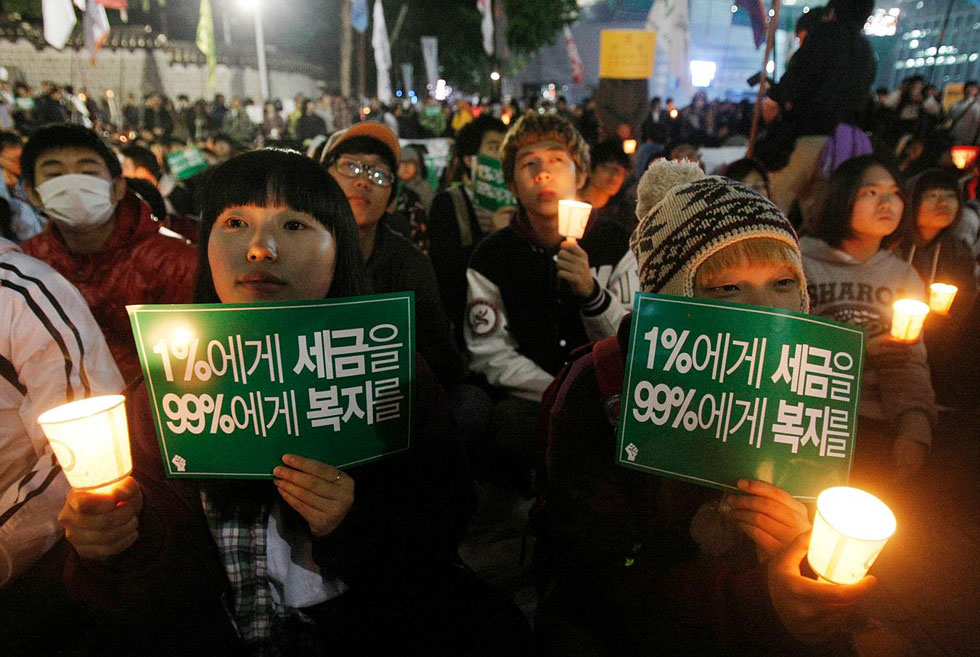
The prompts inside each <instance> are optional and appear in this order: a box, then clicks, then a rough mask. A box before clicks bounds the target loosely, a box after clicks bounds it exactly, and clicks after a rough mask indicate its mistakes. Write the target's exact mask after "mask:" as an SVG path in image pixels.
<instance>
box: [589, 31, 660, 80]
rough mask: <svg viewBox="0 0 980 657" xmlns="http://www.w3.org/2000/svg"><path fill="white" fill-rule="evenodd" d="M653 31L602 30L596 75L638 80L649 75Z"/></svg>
mask: <svg viewBox="0 0 980 657" xmlns="http://www.w3.org/2000/svg"><path fill="white" fill-rule="evenodd" d="M656 51H657V33H656V32H653V31H651V30H603V31H602V41H601V43H600V47H599V77H600V78H612V79H614V80H641V79H645V78H649V77H650V76H651V75H653V59H654V56H655V55H656Z"/></svg>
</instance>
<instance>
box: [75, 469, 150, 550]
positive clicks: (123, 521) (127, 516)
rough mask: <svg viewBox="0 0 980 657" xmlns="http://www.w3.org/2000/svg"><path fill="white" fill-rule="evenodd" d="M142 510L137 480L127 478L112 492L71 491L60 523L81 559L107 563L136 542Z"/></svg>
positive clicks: (104, 490)
mask: <svg viewBox="0 0 980 657" xmlns="http://www.w3.org/2000/svg"><path fill="white" fill-rule="evenodd" d="M142 510H143V491H142V489H141V488H140V486H139V483H137V481H136V480H135V479H133V478H132V477H126V478H124V479H123V480H122V481H120V482H118V483H116V484H114V485H113V486H112V488H110V489H105V488H103V489H101V490H99V491H91V490H81V489H78V488H73V489H71V490H70V491H68V497H67V498H66V499H65V506H64V507H63V508H62V509H61V513H60V514H59V515H58V520H59V521H60V522H61V524H62V526H64V528H65V538H66V539H67V540H68V542H69V543H71V545H72V547H74V548H75V551H76V552H77V553H78V556H80V557H82V558H83V559H96V560H103V559H108V558H109V557H113V556H115V555H117V554H119V553H121V552H123V551H124V550H126V549H127V548H128V547H130V546H131V545H132V544H133V543H135V542H136V540H137V539H138V538H139V517H140V513H141V512H142Z"/></svg>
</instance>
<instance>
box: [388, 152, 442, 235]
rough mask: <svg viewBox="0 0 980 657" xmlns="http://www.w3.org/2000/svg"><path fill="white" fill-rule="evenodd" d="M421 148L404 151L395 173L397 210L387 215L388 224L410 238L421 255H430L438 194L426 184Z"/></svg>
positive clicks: (395, 205)
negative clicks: (431, 213)
mask: <svg viewBox="0 0 980 657" xmlns="http://www.w3.org/2000/svg"><path fill="white" fill-rule="evenodd" d="M418 148H424V146H415V145H413V144H409V145H407V146H405V148H403V149H402V154H401V160H400V161H399V162H398V171H397V172H396V175H397V176H398V181H397V183H396V185H397V191H396V192H395V201H394V206H393V208H392V211H391V212H390V213H389V214H388V224H389V227H390V228H391V229H392V230H394V231H395V232H396V233H398V234H399V235H403V236H405V237H407V238H408V239H409V240H410V241H411V242H412V243H413V244H415V246H417V247H419V250H420V251H422V253H428V252H429V237H428V227H427V223H428V221H429V219H428V214H429V206H430V205H432V199H433V198H434V197H435V190H433V189H432V187H431V186H430V185H429V183H428V182H426V180H425V170H426V169H425V164H424V163H423V162H422V155H421V153H420V152H419V151H418V150H417V149H418Z"/></svg>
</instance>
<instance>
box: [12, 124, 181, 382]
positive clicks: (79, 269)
mask: <svg viewBox="0 0 980 657" xmlns="http://www.w3.org/2000/svg"><path fill="white" fill-rule="evenodd" d="M21 161H22V162H23V166H24V177H25V179H26V181H27V193H28V195H30V197H31V199H32V200H33V202H34V204H35V205H36V206H37V208H38V209H39V210H40V211H41V212H43V213H44V214H45V215H47V217H48V218H49V219H50V223H49V225H48V227H47V228H46V229H45V231H44V232H43V233H41V234H40V235H37V236H35V237H32V238H31V239H29V240H28V241H26V242H24V243H23V245H22V248H23V249H24V252H25V253H27V254H28V255H32V256H34V257H35V258H38V259H40V260H43V261H44V262H46V263H48V264H49V265H51V266H52V267H53V268H54V269H56V270H57V271H58V273H60V274H61V275H62V276H64V277H65V278H67V279H68V281H69V282H70V283H72V284H73V285H75V287H77V288H78V289H79V291H80V292H81V293H82V296H83V297H85V300H86V301H87V302H88V305H89V308H90V309H91V311H92V314H93V315H94V316H95V321H96V322H98V324H99V327H100V328H101V329H102V332H103V334H104V335H105V339H106V342H107V343H108V344H109V349H110V350H111V351H112V356H113V358H114V359H115V361H116V365H118V366H119V371H120V372H121V373H122V375H123V379H124V380H125V381H127V382H131V381H133V380H134V379H136V378H137V377H139V376H140V365H139V358H138V356H137V353H136V344H135V342H134V341H133V331H132V328H131V324H130V322H129V316H128V315H127V314H126V305H127V304H141V303H187V302H189V301H190V298H191V290H192V286H193V281H194V270H195V267H196V262H195V255H194V249H193V247H191V246H189V245H188V244H186V243H185V242H184V240H183V239H178V238H174V237H167V236H165V235H163V234H161V232H160V228H161V227H160V225H159V224H157V223H156V222H155V221H153V217H152V216H151V215H150V209H149V207H148V206H147V205H146V204H145V203H143V202H142V201H140V199H139V198H137V196H136V195H135V194H133V193H131V192H127V191H126V181H125V180H124V179H123V177H122V170H121V167H120V165H119V160H118V159H117V158H116V156H115V155H114V154H113V152H112V151H111V150H109V147H108V146H106V145H105V143H103V142H102V140H101V139H99V136H98V135H97V134H95V133H94V132H92V131H91V130H87V129H85V128H82V127H80V126H75V125H67V124H59V125H50V126H45V127H43V128H41V129H39V130H38V131H36V132H35V133H34V134H33V135H32V136H31V138H30V140H28V142H27V144H26V145H25V146H24V153H23V155H22V156H21Z"/></svg>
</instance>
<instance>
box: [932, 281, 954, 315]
mask: <svg viewBox="0 0 980 657" xmlns="http://www.w3.org/2000/svg"><path fill="white" fill-rule="evenodd" d="M957 291H958V290H957V287H956V286H955V285H946V284H945V283H933V284H932V285H930V286H929V308H931V309H932V311H933V312H935V313H940V314H942V315H945V314H946V313H948V312H949V307H950V306H952V305H953V299H954V298H955V297H956V292H957Z"/></svg>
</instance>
